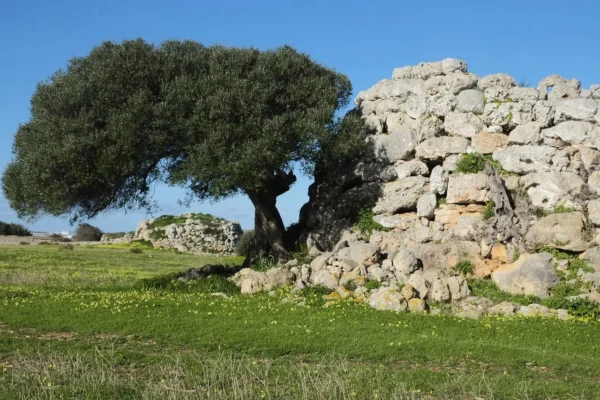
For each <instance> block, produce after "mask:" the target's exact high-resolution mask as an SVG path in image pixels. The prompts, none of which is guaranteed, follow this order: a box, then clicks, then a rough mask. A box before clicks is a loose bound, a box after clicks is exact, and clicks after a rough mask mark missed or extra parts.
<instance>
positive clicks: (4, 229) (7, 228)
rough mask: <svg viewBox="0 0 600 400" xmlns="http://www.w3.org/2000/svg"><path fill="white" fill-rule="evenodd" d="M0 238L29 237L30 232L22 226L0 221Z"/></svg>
mask: <svg viewBox="0 0 600 400" xmlns="http://www.w3.org/2000/svg"><path fill="white" fill-rule="evenodd" d="M0 236H31V232H29V230H28V229H26V228H25V227H24V226H23V225H19V224H8V223H6V222H2V221H0Z"/></svg>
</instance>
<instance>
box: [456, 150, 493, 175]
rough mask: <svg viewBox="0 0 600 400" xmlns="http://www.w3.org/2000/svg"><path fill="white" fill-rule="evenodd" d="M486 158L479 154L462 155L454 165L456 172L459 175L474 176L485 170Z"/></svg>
mask: <svg viewBox="0 0 600 400" xmlns="http://www.w3.org/2000/svg"><path fill="white" fill-rule="evenodd" d="M485 163H486V158H485V156H484V155H482V154H479V153H467V154H463V155H462V158H461V159H460V161H459V162H458V163H457V164H456V172H458V173H461V174H475V173H477V172H481V171H483V170H484V169H485Z"/></svg>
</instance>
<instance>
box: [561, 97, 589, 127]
mask: <svg viewBox="0 0 600 400" xmlns="http://www.w3.org/2000/svg"><path fill="white" fill-rule="evenodd" d="M597 112H598V103H596V101H594V99H564V100H560V101H558V102H557V103H556V113H555V115H554V122H556V123H559V122H562V121H568V120H576V121H591V122H594V116H595V115H596V113H597Z"/></svg>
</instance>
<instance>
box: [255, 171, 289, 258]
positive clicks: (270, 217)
mask: <svg viewBox="0 0 600 400" xmlns="http://www.w3.org/2000/svg"><path fill="white" fill-rule="evenodd" d="M295 181H296V176H295V175H294V174H293V173H291V172H290V173H285V172H282V171H280V172H278V173H277V174H276V175H275V177H274V179H273V180H272V182H270V184H269V185H268V187H266V188H262V189H259V190H247V191H246V194H247V195H248V197H249V198H250V201H252V204H253V205H254V209H255V214H254V215H255V217H254V231H255V234H256V237H257V238H258V239H259V240H260V239H261V238H263V239H264V240H266V241H267V242H268V245H269V250H270V252H271V254H272V255H273V256H274V257H275V258H276V259H277V260H278V261H279V262H286V261H288V260H290V259H291V257H292V256H291V253H290V251H289V249H288V248H287V247H286V244H285V240H284V234H285V226H284V225H283V220H282V219H281V215H280V214H279V210H278V209H277V197H278V196H279V195H281V194H283V193H285V192H287V191H288V190H289V189H290V187H291V185H292V184H293V183H294V182H295Z"/></svg>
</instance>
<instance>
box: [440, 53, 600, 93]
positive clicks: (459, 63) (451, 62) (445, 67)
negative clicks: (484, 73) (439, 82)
mask: <svg viewBox="0 0 600 400" xmlns="http://www.w3.org/2000/svg"><path fill="white" fill-rule="evenodd" d="M442 72H443V73H444V75H448V74H451V73H452V72H467V62H466V61H464V60H459V59H457V58H446V59H444V60H442ZM598 91H599V92H600V90H598Z"/></svg>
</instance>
